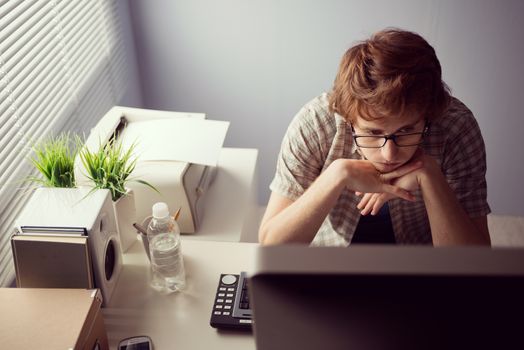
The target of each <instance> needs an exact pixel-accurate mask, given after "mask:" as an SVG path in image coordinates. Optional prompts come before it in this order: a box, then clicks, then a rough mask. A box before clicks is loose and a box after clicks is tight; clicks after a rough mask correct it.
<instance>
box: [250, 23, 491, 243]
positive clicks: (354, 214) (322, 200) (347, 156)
mask: <svg viewBox="0 0 524 350" xmlns="http://www.w3.org/2000/svg"><path fill="white" fill-rule="evenodd" d="M485 173H486V156H485V149H484V142H483V139H482V135H481V133H480V129H479V127H478V124H477V122H476V120H475V118H474V117H473V115H472V113H471V111H470V110H469V109H468V108H467V107H466V106H465V105H464V104H462V103H461V102H460V101H459V100H457V99H456V98H453V97H451V96H450V95H449V92H448V88H447V86H446V85H445V84H444V83H443V82H442V79H441V68H440V63H439V61H438V59H437V57H436V55H435V51H434V49H433V48H432V47H431V46H430V45H429V44H428V43H427V42H426V41H425V40H424V39H423V38H422V37H420V36H419V35H417V34H415V33H411V32H407V31H402V30H396V29H388V30H384V31H381V32H379V33H376V34H375V35H373V36H372V37H371V38H370V39H369V40H366V41H364V42H362V43H360V44H358V45H356V46H354V47H352V48H350V49H349V50H348V51H347V52H346V53H345V55H344V57H343V59H342V62H341V64H340V68H339V71H338V74H337V77H336V79H335V84H334V87H333V90H332V91H331V92H329V93H327V94H322V95H320V96H319V97H317V98H315V99H313V100H312V101H310V102H309V103H308V104H306V105H305V106H304V107H303V108H302V109H301V110H300V112H299V113H298V114H297V115H296V116H295V118H294V119H293V121H292V122H291V125H290V126H289V128H288V130H287V133H286V135H285V137H284V140H283V142H282V148H281V151H280V154H279V158H278V163H277V170H276V175H275V178H274V179H273V182H272V183H271V185H270V188H271V190H272V194H271V197H270V199H269V203H268V206H267V209H266V213H265V215H264V218H263V219H262V223H261V226H260V231H259V239H260V241H261V242H262V243H263V244H278V243H287V242H289V243H291V242H302V243H311V244H313V245H335V246H347V245H349V244H351V243H399V244H433V245H435V246H443V245H463V244H486V245H489V244H490V238H489V232H488V228H487V219H486V215H487V214H488V213H489V212H490V209H489V206H488V204H487V201H486V179H485Z"/></svg>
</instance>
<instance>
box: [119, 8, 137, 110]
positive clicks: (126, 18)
mask: <svg viewBox="0 0 524 350" xmlns="http://www.w3.org/2000/svg"><path fill="white" fill-rule="evenodd" d="M117 4H118V14H119V16H120V21H121V22H120V23H121V26H122V39H123V40H124V46H125V50H126V60H127V64H128V67H127V73H128V74H129V76H128V79H129V85H128V86H127V89H126V91H125V93H124V96H123V97H122V99H121V100H120V101H119V102H118V104H119V105H122V106H129V107H137V108H140V107H143V102H142V90H141V84H140V75H139V72H138V63H137V56H136V52H137V50H136V48H135V38H134V36H133V27H132V25H131V15H130V10H129V2H128V1H118V2H117Z"/></svg>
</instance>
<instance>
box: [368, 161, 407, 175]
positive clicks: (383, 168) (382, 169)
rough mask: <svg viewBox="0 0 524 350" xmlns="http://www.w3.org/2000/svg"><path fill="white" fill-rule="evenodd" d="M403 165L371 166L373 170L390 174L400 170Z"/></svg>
mask: <svg viewBox="0 0 524 350" xmlns="http://www.w3.org/2000/svg"><path fill="white" fill-rule="evenodd" d="M403 164H404V163H402V162H397V163H375V162H374V163H373V166H374V167H375V169H377V170H378V171H379V172H381V173H390V172H392V171H393V170H395V169H397V168H400V167H401V166H402V165H403Z"/></svg>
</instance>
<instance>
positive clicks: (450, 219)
mask: <svg viewBox="0 0 524 350" xmlns="http://www.w3.org/2000/svg"><path fill="white" fill-rule="evenodd" d="M420 188H421V190H422V196H423V199H424V204H425V205H426V210H427V213H428V217H429V223H430V227H431V235H432V238H433V245H434V246H444V245H461V244H488V245H489V244H490V242H489V236H488V237H486V235H485V234H484V233H483V232H481V231H480V230H479V228H478V227H477V226H475V224H474V223H473V221H472V220H471V218H470V217H469V215H468V214H467V213H466V212H465V211H464V209H463V208H462V206H461V205H460V203H459V201H458V200H457V197H456V195H455V193H454V192H453V191H452V189H451V188H450V187H449V184H448V182H447V181H446V178H445V177H444V175H443V174H442V173H441V172H440V170H439V171H433V172H428V173H426V174H425V175H424V176H422V177H421V180H420Z"/></svg>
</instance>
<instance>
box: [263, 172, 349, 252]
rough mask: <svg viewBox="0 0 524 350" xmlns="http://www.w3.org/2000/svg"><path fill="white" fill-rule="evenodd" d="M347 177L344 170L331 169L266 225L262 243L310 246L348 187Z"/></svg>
mask: <svg viewBox="0 0 524 350" xmlns="http://www.w3.org/2000/svg"><path fill="white" fill-rule="evenodd" d="M345 176H346V175H345V174H344V169H343V167H341V166H339V165H338V164H332V165H331V166H329V167H328V168H327V169H326V170H325V171H324V172H323V173H322V174H321V175H320V176H319V177H318V178H317V179H316V180H315V181H314V182H313V183H312V184H311V186H310V187H309V188H308V189H307V190H306V191H305V192H304V194H302V196H300V197H299V198H298V199H297V200H296V201H295V202H293V203H292V204H291V205H289V206H288V207H287V208H285V209H284V210H282V211H281V212H279V213H278V214H277V215H275V216H274V217H272V218H271V219H269V220H268V222H267V223H265V224H264V225H263V227H262V228H261V230H262V231H263V234H262V237H263V239H262V241H261V242H262V243H263V244H279V243H289V242H296V243H311V241H312V240H313V238H314V237H315V234H316V233H317V231H318V229H319V228H320V226H321V225H322V222H323V221H324V219H325V218H326V216H327V215H328V213H329V211H330V210H331V209H332V208H333V207H334V206H335V204H336V202H337V199H338V197H339V196H340V193H341V192H342V190H343V189H344V188H345V183H344V178H345Z"/></svg>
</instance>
